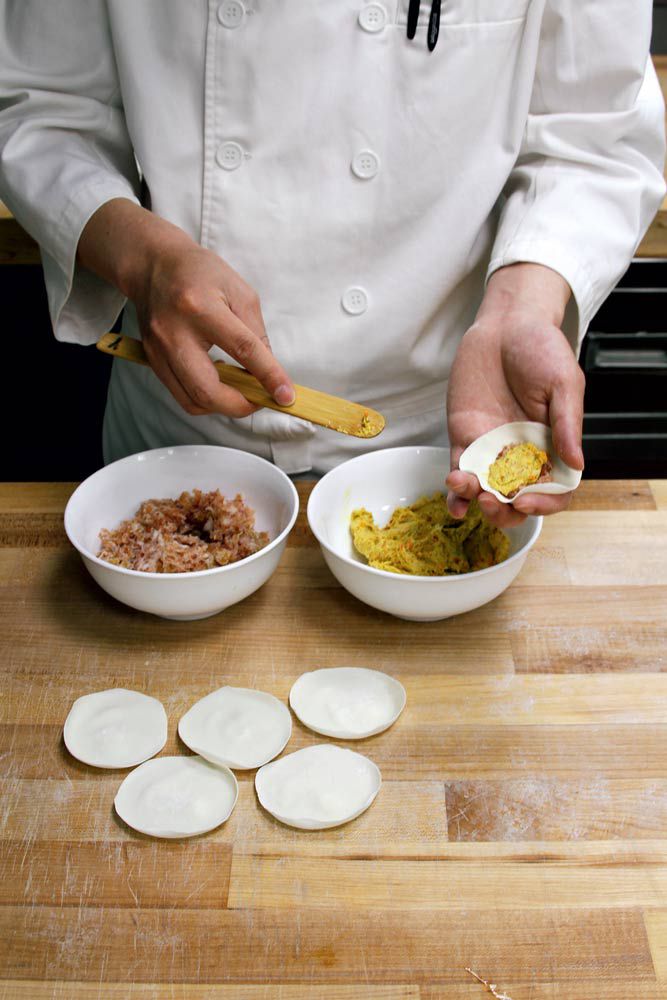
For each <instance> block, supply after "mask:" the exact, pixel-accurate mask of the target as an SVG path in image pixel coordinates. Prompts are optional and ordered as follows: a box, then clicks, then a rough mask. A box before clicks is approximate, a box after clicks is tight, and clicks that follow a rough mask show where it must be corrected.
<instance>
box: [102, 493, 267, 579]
mask: <svg viewBox="0 0 667 1000" xmlns="http://www.w3.org/2000/svg"><path fill="white" fill-rule="evenodd" d="M100 541H101V543H102V546H101V548H100V551H99V552H98V556H99V558H100V559H104V560H105V561H106V562H109V563H113V564H114V565H115V566H122V567H123V568H124V569H134V570H140V571H142V572H144V573H193V572H195V571H197V570H202V569H214V568H215V567H216V566H227V565H228V564H229V563H234V562H238V561H239V560H240V559H245V558H246V556H251V555H252V554H253V553H254V552H258V551H259V550H260V549H263V548H264V546H265V545H268V542H269V536H268V534H267V533H266V532H265V531H255V512H254V511H253V510H252V508H251V507H248V505H247V504H246V503H245V502H244V500H243V497H242V496H241V495H240V493H239V494H237V495H236V496H235V497H234V499H233V500H227V499H226V498H225V497H224V496H223V495H222V494H221V493H220V490H212V491H211V492H210V493H203V492H202V491H201V490H193V491H192V493H181V495H180V497H178V499H176V500H172V499H167V500H145V501H144V502H143V503H142V504H141V506H140V507H139V510H138V511H137V513H136V514H135V515H134V517H133V518H131V519H130V520H128V521H123V522H122V523H121V524H120V525H119V526H118V527H117V528H115V529H113V530H112V531H109V530H107V529H106V528H103V529H102V531H100Z"/></svg>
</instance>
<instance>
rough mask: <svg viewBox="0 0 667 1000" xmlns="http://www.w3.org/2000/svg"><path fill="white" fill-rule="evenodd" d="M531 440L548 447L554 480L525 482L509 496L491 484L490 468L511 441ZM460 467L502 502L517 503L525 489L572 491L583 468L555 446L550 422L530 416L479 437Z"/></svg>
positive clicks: (462, 458)
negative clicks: (564, 457)
mask: <svg viewBox="0 0 667 1000" xmlns="http://www.w3.org/2000/svg"><path fill="white" fill-rule="evenodd" d="M523 441H530V442H532V444H534V445H536V446H537V447H538V448H541V449H542V451H546V453H547V454H548V456H549V460H550V462H551V465H552V469H551V482H548V483H534V484H533V485H532V486H523V487H522V488H521V489H520V490H518V492H517V493H515V495H514V496H513V497H506V496H504V495H503V494H502V493H499V492H498V490H495V489H494V488H493V487H492V486H489V469H490V467H491V465H492V464H493V463H494V462H495V460H496V459H497V457H498V455H499V454H500V452H501V451H502V450H503V448H505V447H506V446H507V445H510V444H520V443H521V442H523ZM459 469H461V471H462V472H470V473H472V474H473V475H474V476H477V479H478V480H479V484H480V486H481V487H482V489H483V490H485V491H486V492H487V493H492V494H493V495H494V497H497V499H498V500H500V502H501V503H514V501H515V500H517V499H518V498H519V497H520V496H523V494H524V493H546V494H552V495H553V494H557V493H570V492H571V491H572V490H576V488H577V486H578V485H579V483H580V482H581V472H579V471H578V470H577V469H571V468H570V466H569V465H566V464H565V462H564V461H563V460H562V458H559V457H558V455H557V454H556V452H555V450H554V444H553V439H552V436H551V429H550V428H549V427H547V426H546V424H538V423H533V422H531V421H529V420H517V421H515V422H514V423H512V424H503V425H502V427H494V429H493V430H492V431H488V432H487V433H486V434H482V436H481V437H478V438H477V440H476V441H473V443H472V444H470V445H468V447H467V448H466V450H465V451H464V452H463V454H462V455H461V458H460V459H459Z"/></svg>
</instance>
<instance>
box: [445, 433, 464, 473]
mask: <svg viewBox="0 0 667 1000" xmlns="http://www.w3.org/2000/svg"><path fill="white" fill-rule="evenodd" d="M450 431H451V427H450ZM464 451H465V448H462V447H461V445H457V444H452V446H451V451H450V453H449V468H450V469H451V470H452V472H454V471H455V470H457V469H458V467H459V462H460V460H461V455H462V454H463V452H464Z"/></svg>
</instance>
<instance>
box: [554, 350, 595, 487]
mask: <svg viewBox="0 0 667 1000" xmlns="http://www.w3.org/2000/svg"><path fill="white" fill-rule="evenodd" d="M585 386H586V380H585V378H584V374H583V372H582V370H581V368H580V367H579V365H576V371H572V372H571V373H569V377H568V378H566V379H563V380H562V381H559V382H558V383H557V384H556V385H555V386H554V387H553V390H552V394H551V398H550V400H549V422H550V424H551V433H552V436H553V442H554V448H555V449H556V453H557V454H558V456H559V457H560V458H562V460H563V461H564V462H565V464H566V465H569V466H570V467H571V468H572V469H577V470H579V471H580V470H581V469H583V467H584V453H583V449H582V443H581V439H582V430H583V423H584V389H585Z"/></svg>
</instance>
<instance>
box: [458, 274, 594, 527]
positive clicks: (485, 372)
mask: <svg viewBox="0 0 667 1000" xmlns="http://www.w3.org/2000/svg"><path fill="white" fill-rule="evenodd" d="M570 294H571V293H570V288H569V285H567V283H566V282H565V280H564V279H563V278H561V277H560V275H558V274H557V273H556V272H555V271H551V270H550V269H549V268H546V267H542V266H541V265H538V264H515V265H512V266H510V267H506V268H502V269H501V270H499V271H497V272H496V273H495V274H494V275H492V277H491V279H490V281H489V284H488V287H487V294H486V296H485V298H484V302H483V304H482V307H481V308H480V311H479V313H478V315H477V318H476V320H475V322H474V324H473V325H472V326H471V328H470V329H469V330H468V332H467V333H466V335H465V336H464V338H463V340H462V341H461V344H460V346H459V350H458V352H457V355H456V359H455V361H454V365H453V367H452V371H451V375H450V380H449V388H448V392H447V418H448V425H449V438H450V443H451V469H452V471H451V472H450V474H449V476H448V477H447V486H448V487H449V489H450V494H449V497H448V503H449V509H450V511H451V513H452V514H453V515H454V516H455V517H463V516H464V514H465V512H466V509H467V507H468V503H469V501H470V500H472V499H473V498H474V497H477V498H478V500H479V505H480V507H481V509H482V511H483V513H484V514H485V516H486V517H487V519H488V520H489V521H491V522H492V523H493V524H495V525H496V526H498V527H501V528H503V527H511V526H512V525H515V524H520V523H521V522H522V521H523V520H525V517H526V515H528V514H555V513H557V512H558V511H561V510H564V509H565V508H566V507H567V506H568V504H569V502H570V499H571V496H572V494H571V493H566V494H561V495H556V496H554V495H546V494H544V495H541V494H538V493H528V494H525V495H524V496H522V497H519V498H518V499H517V500H516V501H515V502H514V503H512V504H502V503H500V501H499V500H497V499H496V497H494V496H493V494H491V493H487V492H485V491H482V489H481V487H480V485H479V481H478V480H477V477H476V476H473V475H470V474H467V473H464V472H461V471H459V469H458V464H459V458H460V457H461V454H462V452H463V450H464V449H465V448H466V447H467V446H468V445H469V444H470V443H471V442H472V441H474V440H475V439H476V438H478V437H479V436H480V435H481V434H485V433H486V432H487V431H489V430H491V429H492V428H494V427H498V426H500V425H501V424H506V423H510V422H512V421H514V420H533V421H537V422H539V423H543V424H547V425H550V426H551V431H552V435H553V443H554V449H555V451H556V453H557V454H558V455H559V456H560V458H562V460H563V461H564V462H565V463H566V464H567V465H569V466H571V467H572V468H573V469H583V467H584V456H583V451H582V447H581V438H582V424H583V409H584V387H585V379H584V375H583V372H582V370H581V368H580V367H579V365H578V363H577V359H576V358H575V356H574V352H573V351H572V348H571V346H570V344H569V343H568V341H567V340H566V338H565V336H564V334H563V333H562V332H561V330H560V324H561V323H562V320H563V315H564V313H565V306H566V304H567V301H568V299H569V297H570ZM510 443H512V442H508V444H510Z"/></svg>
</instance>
